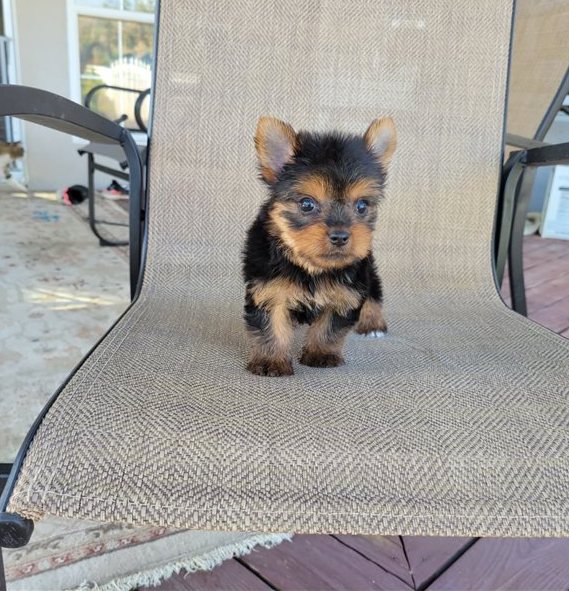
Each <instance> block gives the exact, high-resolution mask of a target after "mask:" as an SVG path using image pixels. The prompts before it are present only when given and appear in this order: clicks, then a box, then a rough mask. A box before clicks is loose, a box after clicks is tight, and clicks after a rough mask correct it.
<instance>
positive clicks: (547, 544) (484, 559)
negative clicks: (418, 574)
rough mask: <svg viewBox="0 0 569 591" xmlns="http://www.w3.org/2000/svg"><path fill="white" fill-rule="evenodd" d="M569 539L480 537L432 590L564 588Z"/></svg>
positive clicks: (544, 590) (568, 577)
mask: <svg viewBox="0 0 569 591" xmlns="http://www.w3.org/2000/svg"><path fill="white" fill-rule="evenodd" d="M568 557H569V539H565V540H552V539H548V540H531V539H530V540H520V539H517V540H500V539H484V540H479V541H478V542H477V543H476V544H474V546H472V548H470V550H468V551H467V552H466V553H465V554H464V555H463V556H462V557H460V558H459V559H458V560H457V561H456V562H455V563H454V564H453V565H452V566H451V567H450V568H449V569H448V570H447V571H446V572H445V573H443V574H442V575H441V576H440V577H439V578H438V579H437V580H436V581H435V582H434V583H433V584H432V585H430V586H429V587H428V590H429V591H457V590H458V589H460V591H498V590H504V591H505V590H511V591H537V590H539V591H549V590H551V591H563V590H565V589H567V588H568V587H569V559H568Z"/></svg>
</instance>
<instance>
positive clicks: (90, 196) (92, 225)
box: [87, 153, 128, 246]
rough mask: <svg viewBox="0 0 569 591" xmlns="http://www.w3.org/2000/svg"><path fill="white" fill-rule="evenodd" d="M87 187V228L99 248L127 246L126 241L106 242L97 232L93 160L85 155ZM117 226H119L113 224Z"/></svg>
mask: <svg viewBox="0 0 569 591" xmlns="http://www.w3.org/2000/svg"><path fill="white" fill-rule="evenodd" d="M87 172H88V187H87V194H88V199H89V227H90V228H91V231H92V232H93V234H95V236H96V237H97V238H98V239H99V246H127V245H128V240H107V239H106V238H104V237H103V236H101V234H100V233H99V231H98V230H97V218H96V217H95V158H94V156H93V154H91V153H88V154H87ZM113 225H119V224H113Z"/></svg>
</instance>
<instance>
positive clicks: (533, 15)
mask: <svg viewBox="0 0 569 591" xmlns="http://www.w3.org/2000/svg"><path fill="white" fill-rule="evenodd" d="M568 68H569V2H567V1H566V0H517V1H516V14H515V21H514V35H513V42H512V60H511V73H510V89H509V93H508V117H507V128H506V129H507V131H508V133H512V134H515V135H518V136H522V137H524V138H533V137H535V135H536V132H537V131H538V128H539V126H540V123H541V122H542V120H543V118H544V116H545V114H546V112H547V111H548V109H549V107H550V105H551V103H552V101H553V99H554V97H555V95H556V93H557V91H558V89H559V86H560V84H561V83H562V81H563V79H564V77H565V76H566V73H567V70H568ZM545 131H546V130H545ZM537 139H543V138H541V137H540V138H537Z"/></svg>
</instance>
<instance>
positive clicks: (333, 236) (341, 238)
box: [328, 230, 350, 246]
mask: <svg viewBox="0 0 569 591" xmlns="http://www.w3.org/2000/svg"><path fill="white" fill-rule="evenodd" d="M328 237H329V238H330V242H331V243H332V244H333V245H334V246H344V244H346V242H348V240H349V239H350V233H349V232H346V230H332V231H331V232H330V233H329V234H328Z"/></svg>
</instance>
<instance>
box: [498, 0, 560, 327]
mask: <svg viewBox="0 0 569 591" xmlns="http://www.w3.org/2000/svg"><path fill="white" fill-rule="evenodd" d="M568 27H569V5H568V4H567V3H566V2H559V1H558V0H546V1H542V2H534V1H533V0H519V1H518V2H516V18H515V26H514V35H513V44H512V61H511V66H510V89H509V93H508V106H507V121H506V130H507V132H508V133H507V134H506V138H505V139H506V154H507V156H508V158H507V160H506V163H505V165H504V168H505V171H504V175H503V183H502V186H503V194H504V197H503V201H502V203H501V204H500V207H499V217H498V223H499V226H500V227H499V231H498V236H497V238H498V239H497V241H496V261H497V262H496V273H497V277H498V283H499V284H501V283H502V278H503V275H504V271H505V267H506V261H508V275H509V279H510V292H511V296H512V307H513V308H514V310H516V311H517V312H519V313H520V314H523V315H524V316H525V315H526V314H527V306H526V298H525V283H524V272H523V235H524V225H525V221H526V214H527V209H528V205H529V200H530V197H531V192H532V188H533V183H534V179H535V170H534V168H532V167H530V168H527V167H526V166H524V164H523V162H519V159H520V157H521V155H522V154H521V152H517V153H514V151H515V150H519V149H520V148H522V149H527V148H533V147H539V146H544V145H545V143H544V139H545V136H546V134H547V132H548V131H549V128H550V127H551V125H552V123H553V120H554V119H555V117H556V115H557V113H558V112H559V111H560V109H561V108H562V107H563V101H564V99H565V98H566V96H567V94H568V93H569V69H568V68H569V36H568V35H567V34H566V31H567V28H568Z"/></svg>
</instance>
